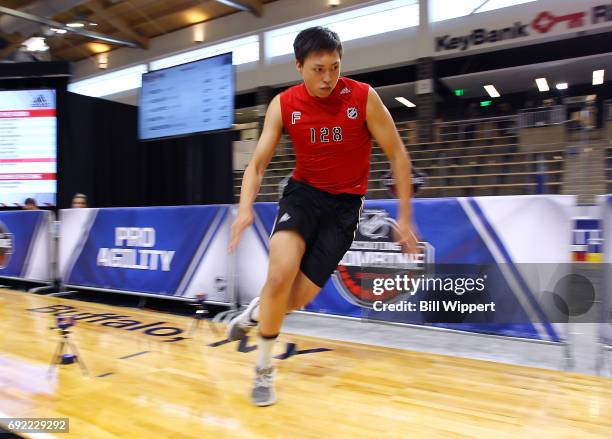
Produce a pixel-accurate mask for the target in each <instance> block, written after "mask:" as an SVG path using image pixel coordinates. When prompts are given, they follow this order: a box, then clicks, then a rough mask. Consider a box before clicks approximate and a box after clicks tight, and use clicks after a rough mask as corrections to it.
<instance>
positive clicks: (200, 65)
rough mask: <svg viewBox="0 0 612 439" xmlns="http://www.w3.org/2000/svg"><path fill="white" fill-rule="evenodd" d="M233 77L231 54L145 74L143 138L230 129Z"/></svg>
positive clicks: (141, 109) (141, 135) (142, 110)
mask: <svg viewBox="0 0 612 439" xmlns="http://www.w3.org/2000/svg"><path fill="white" fill-rule="evenodd" d="M234 77H235V75H234V66H233V65H232V53H231V52H230V53H226V54H222V55H217V56H213V57H210V58H205V59H202V60H199V61H194V62H190V63H187V64H181V65H178V66H174V67H168V68H166V69H160V70H155V71H152V72H149V73H145V74H143V75H142V89H141V91H140V108H139V137H140V139H141V140H153V139H159V138H163V137H173V136H184V135H189V134H194V133H202V132H207V131H217V130H223V129H229V128H231V126H232V124H233V123H234V90H235V84H234V81H235V79H234Z"/></svg>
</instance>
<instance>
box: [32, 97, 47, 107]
mask: <svg viewBox="0 0 612 439" xmlns="http://www.w3.org/2000/svg"><path fill="white" fill-rule="evenodd" d="M48 106H49V103H48V102H47V100H46V99H45V97H44V96H43V95H38V96H36V97H35V98H34V100H33V101H32V108H45V107H48Z"/></svg>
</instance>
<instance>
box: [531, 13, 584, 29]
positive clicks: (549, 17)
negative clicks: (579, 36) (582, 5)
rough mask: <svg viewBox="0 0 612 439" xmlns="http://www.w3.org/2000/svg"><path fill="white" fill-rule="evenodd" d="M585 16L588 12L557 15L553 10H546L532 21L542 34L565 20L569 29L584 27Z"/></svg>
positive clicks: (533, 25) (532, 24)
mask: <svg viewBox="0 0 612 439" xmlns="http://www.w3.org/2000/svg"><path fill="white" fill-rule="evenodd" d="M585 18H586V12H575V13H572V14H567V15H561V16H559V17H556V16H554V15H553V14H552V13H551V12H549V11H544V12H540V13H539V14H538V16H537V17H536V18H535V19H534V20H533V22H532V23H531V26H532V27H533V28H534V29H535V30H537V31H538V32H540V33H541V34H545V33H547V32H550V30H551V29H552V28H553V27H555V26H556V25H557V23H562V22H564V21H565V22H567V28H568V29H573V28H576V27H582V26H584V19H585Z"/></svg>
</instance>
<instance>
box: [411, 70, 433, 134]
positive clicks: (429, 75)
mask: <svg viewBox="0 0 612 439" xmlns="http://www.w3.org/2000/svg"><path fill="white" fill-rule="evenodd" d="M416 68H417V84H416V92H417V98H416V110H417V129H418V139H419V142H420V143H425V142H433V141H434V137H435V132H434V123H435V121H436V98H435V97H436V90H435V82H436V81H435V78H436V74H435V63H434V60H433V58H421V59H419V60H417V66H416Z"/></svg>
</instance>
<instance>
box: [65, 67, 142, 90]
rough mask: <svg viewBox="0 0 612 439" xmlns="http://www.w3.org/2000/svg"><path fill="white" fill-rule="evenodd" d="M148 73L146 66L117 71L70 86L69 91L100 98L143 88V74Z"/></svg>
mask: <svg viewBox="0 0 612 439" xmlns="http://www.w3.org/2000/svg"><path fill="white" fill-rule="evenodd" d="M146 71H147V65H146V64H139V65H137V66H133V67H128V68H127V69H121V70H115V71H113V72H108V73H104V74H102V75H97V76H94V77H92V78H87V79H83V80H81V81H76V82H73V83H71V84H68V91H71V92H73V93H78V94H81V95H85V96H93V97H100V96H107V95H112V94H115V93H119V92H122V91H127V90H133V89H136V88H140V87H141V85H142V74H143V73H145V72H146Z"/></svg>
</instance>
